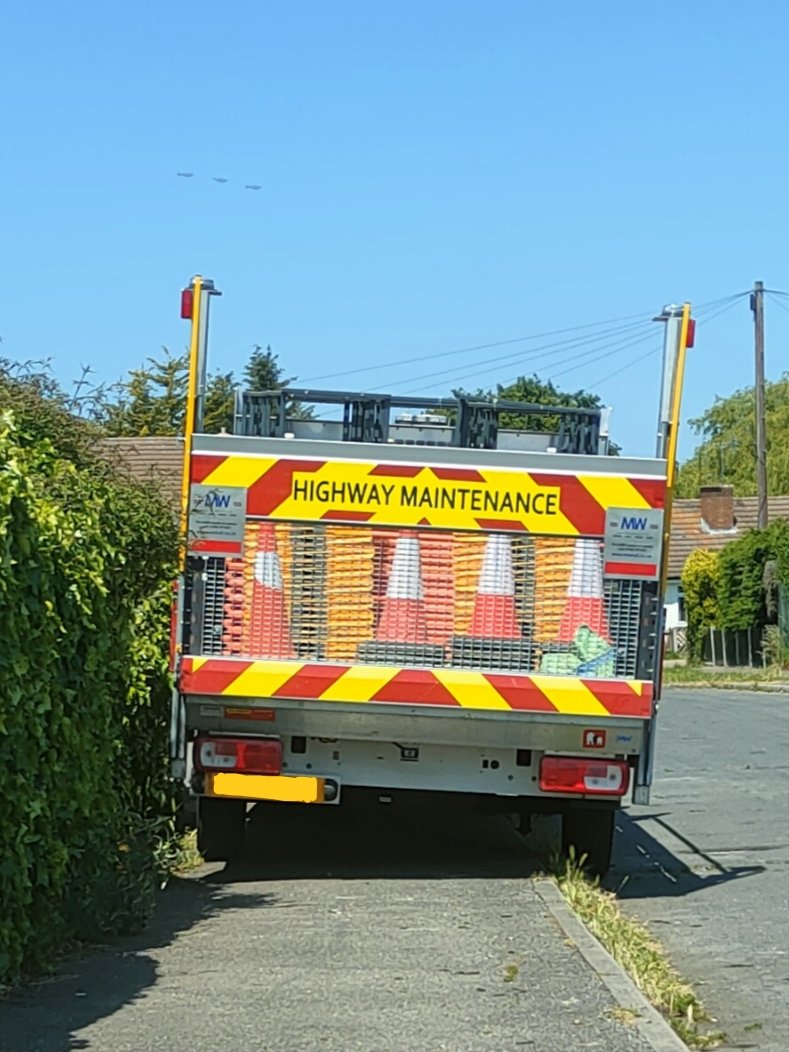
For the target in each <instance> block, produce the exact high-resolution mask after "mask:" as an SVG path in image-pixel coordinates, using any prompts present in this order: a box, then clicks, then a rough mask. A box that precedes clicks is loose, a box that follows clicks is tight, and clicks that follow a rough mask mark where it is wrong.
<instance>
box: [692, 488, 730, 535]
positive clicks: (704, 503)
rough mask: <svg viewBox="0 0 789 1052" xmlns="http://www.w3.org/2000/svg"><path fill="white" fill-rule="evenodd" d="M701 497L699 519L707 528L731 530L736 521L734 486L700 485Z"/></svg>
mask: <svg viewBox="0 0 789 1052" xmlns="http://www.w3.org/2000/svg"><path fill="white" fill-rule="evenodd" d="M699 496H700V498H701V519H702V523H704V524H705V525H706V526H707V528H708V529H709V530H713V531H718V530H733V529H734V527H735V525H736V521H735V518H734V487H733V486H702V487H701V489H700V490H699Z"/></svg>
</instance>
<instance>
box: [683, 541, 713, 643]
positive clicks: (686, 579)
mask: <svg viewBox="0 0 789 1052" xmlns="http://www.w3.org/2000/svg"><path fill="white" fill-rule="evenodd" d="M719 577H720V566H719V559H718V553H717V552H712V551H708V550H707V549H705V548H697V549H696V551H693V552H691V553H690V555H689V556H688V558H687V559H686V560H685V565H684V566H683V568H682V591H683V592H684V594H685V605H686V608H687V614H688V635H687V652H688V659H689V660H690V661H700V660H701V648H702V644H703V642H704V636H705V634H706V632H707V629H708V628H711V627H713V626H715V625H717V623H718V619H719V610H718V583H719Z"/></svg>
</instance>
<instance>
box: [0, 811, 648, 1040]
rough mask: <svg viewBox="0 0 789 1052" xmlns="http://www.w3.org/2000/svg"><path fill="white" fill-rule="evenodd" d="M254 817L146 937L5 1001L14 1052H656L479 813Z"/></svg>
mask: <svg viewBox="0 0 789 1052" xmlns="http://www.w3.org/2000/svg"><path fill="white" fill-rule="evenodd" d="M281 817H282V812H279V814H278V815H277V814H274V815H272V812H271V810H270V809H269V811H268V812H261V813H259V814H258V815H256V817H255V820H254V824H255V826H256V827H258V828H257V829H256V835H255V842H254V849H253V852H252V854H251V857H250V859H248V860H247V861H246V862H245V863H244V864H243V865H240V866H237V867H234V868H229V869H228V870H225V871H223V870H222V868H221V867H213V869H211V870H209V869H206V870H205V871H204V872H203V873H202V874H201V875H200V876H199V878H197V879H189V880H181V881H177V882H176V884H175V886H174V887H173V888H172V889H171V890H169V891H168V892H167V893H166V894H165V896H164V898H163V902H162V906H161V909H160V910H159V912H158V915H157V918H156V920H155V923H154V924H153V926H152V928H151V929H149V931H148V933H146V934H145V935H144V936H141V937H139V938H136V939H133V940H126V941H125V942H123V943H121V944H120V945H118V946H116V947H113V948H111V949H107V950H105V951H103V952H100V953H97V954H94V955H92V956H90V957H88V958H86V959H84V960H81V961H75V962H69V963H67V964H66V965H65V967H64V968H63V969H62V970H61V972H60V973H59V974H57V975H56V976H55V977H54V978H52V979H50V980H47V981H45V982H43V983H40V984H38V985H37V986H35V987H33V988H31V989H28V990H27V991H24V992H22V993H17V994H15V995H14V996H13V997H11V999H10V1000H7V1001H6V1002H4V1003H2V1004H0V1049H2V1052H66V1050H77V1049H84V1050H89V1052H152V1050H154V1049H156V1050H157V1052H158V1050H161V1049H167V1050H168V1052H187V1050H188V1052H196V1050H197V1052H202V1050H203V1049H206V1050H209V1049H210V1050H216V1049H237V1048H245V1049H249V1050H250V1052H255V1050H266V1052H312V1050H317V1049H320V1050H328V1052H351V1050H360V1052H395V1050H397V1052H401V1050H403V1052H404V1050H408V1052H439V1050H446V1052H483V1050H487V1052H510V1050H519V1049H530V1050H539V1052H576V1050H578V1052H580V1050H585V1049H598V1050H600V1052H649V1048H650V1046H649V1045H648V1044H647V1042H646V1040H645V1039H644V1038H643V1037H642V1036H641V1034H640V1033H639V1032H638V1031H636V1030H634V1029H632V1028H630V1027H628V1026H627V1025H625V1023H623V1022H619V1021H618V1020H617V1018H616V1008H615V1004H614V1001H613V998H612V996H611V995H610V994H609V992H608V989H607V988H606V987H605V986H604V985H603V984H602V982H601V980H600V979H599V978H598V976H597V975H596V973H595V972H594V971H593V970H592V969H591V968H590V967H589V965H588V964H587V963H586V962H585V960H584V959H583V958H582V957H581V955H580V954H579V953H578V950H577V949H576V948H575V947H574V945H573V944H572V942H571V940H568V939H567V938H566V937H565V935H564V933H563V931H562V930H561V929H560V928H559V926H558V923H557V921H556V920H555V919H554V917H553V915H552V914H551V913H550V912H549V910H548V909H547V908H546V905H545V903H544V902H543V900H542V899H541V898H540V897H539V895H538V894H537V893H536V891H535V886H534V884H533V882H532V881H531V880H529V879H528V876H529V874H530V872H531V871H532V863H531V862H530V860H529V859H528V858H526V857H525V856H524V850H523V847H522V843H521V841H520V840H519V838H518V837H517V836H516V835H515V834H514V833H513V832H512V830H511V827H509V826H507V824H506V823H505V822H504V821H503V820H501V819H493V818H483V817H481V816H475V815H472V813H471V812H469V811H468V810H467V809H462V808H456V809H449V810H448V809H443V810H440V811H433V812H431V813H426V812H424V811H422V812H411V813H405V814H401V813H398V812H385V813H381V811H380V809H376V810H375V811H374V812H372V813H371V812H370V810H369V809H365V808H361V809H359V810H356V811H355V810H350V811H347V812H344V809H343V810H340V809H338V810H336V811H335V810H332V811H331V812H326V811H321V812H320V813H316V812H314V811H313V812H308V813H303V812H302V813H298V814H294V813H293V812H290V813H289V816H288V817H289V819H290V821H288V822H287V823H285V822H283V821H282V820H281Z"/></svg>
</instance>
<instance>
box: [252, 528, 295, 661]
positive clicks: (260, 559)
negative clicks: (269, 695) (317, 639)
mask: <svg viewBox="0 0 789 1052" xmlns="http://www.w3.org/2000/svg"><path fill="white" fill-rule="evenodd" d="M249 646H250V652H251V654H252V655H253V656H254V657H262V658H293V657H295V656H296V653H295V651H294V649H293V642H292V640H291V636H290V624H289V622H288V614H287V610H286V607H285V592H284V590H283V582H282V568H281V566H280V562H279V555H278V554H277V538H276V534H275V532H274V526H273V525H272V524H271V523H270V522H264V523H261V526H260V531H259V533H258V541H257V551H256V552H255V561H254V566H253V578H252V605H251V611H250V640H249Z"/></svg>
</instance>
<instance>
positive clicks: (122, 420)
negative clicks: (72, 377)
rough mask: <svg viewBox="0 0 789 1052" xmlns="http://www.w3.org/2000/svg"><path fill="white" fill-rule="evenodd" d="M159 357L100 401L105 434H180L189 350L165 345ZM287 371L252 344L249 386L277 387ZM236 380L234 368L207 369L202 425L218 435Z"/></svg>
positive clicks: (295, 410)
mask: <svg viewBox="0 0 789 1052" xmlns="http://www.w3.org/2000/svg"><path fill="white" fill-rule="evenodd" d="M162 351H163V353H162V357H161V358H148V359H147V360H146V362H145V364H144V365H142V366H140V367H139V368H138V369H132V370H131V371H130V372H129V374H128V376H127V377H126V378H125V379H123V380H121V381H120V382H119V383H118V384H116V385H115V388H114V390H113V392H112V397H107V398H105V399H103V400H102V408H101V412H100V413H99V414H98V420H99V422H100V423H101V425H102V426H103V427H104V429H105V431H106V433H107V434H109V435H113V436H116V435H117V436H132V437H133V436H138V435H179V434H183V429H184V417H185V415H186V397H187V391H188V386H189V355H188V354H186V353H185V354H182V355H180V356H178V357H176V356H173V355H172V354H171V353H170V352H169V351H168V350H167V348H166V347H165V348H163V349H162ZM293 379H294V378H293V377H288V376H286V375H285V370H284V368H283V367H282V366H281V365H280V364H279V361H278V357H277V355H276V354H275V353H274V352H273V351H272V350H271V348H270V347H267V348H266V349H265V350H263V348H262V347H259V346H256V347H255V348H254V349H253V351H252V354H251V355H250V357H249V361H248V362H247V364H246V366H245V368H244V382H245V385H246V387H247V388H248V389H249V390H250V391H277V390H279V389H280V388H282V387H287V386H288V384H290V383H292V382H293ZM236 385H237V381H236V379H235V377H234V375H233V373H232V372H224V373H223V372H219V373H213V374H211V375H210V376H209V377H208V379H207V381H206V391H205V403H204V421H203V426H204V430H205V431H206V432H208V433H209V434H216V433H218V432H220V431H222V430H225V431H231V430H232V428H233V412H234V408H235V390H236ZM291 412H292V414H293V415H297V416H300V417H301V418H306V417H309V416H310V415H311V414H310V411H309V409H307V408H305V407H304V406H301V405H298V404H296V403H294V404H293V406H292V407H291Z"/></svg>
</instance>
